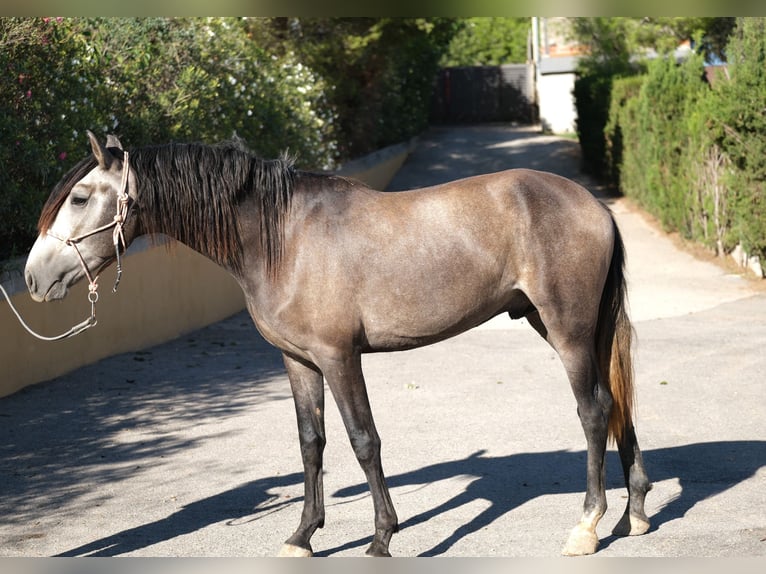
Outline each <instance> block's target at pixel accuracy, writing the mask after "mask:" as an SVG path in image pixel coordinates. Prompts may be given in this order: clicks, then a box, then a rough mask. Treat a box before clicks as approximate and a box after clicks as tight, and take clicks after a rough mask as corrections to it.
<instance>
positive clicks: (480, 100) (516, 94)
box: [430, 64, 537, 124]
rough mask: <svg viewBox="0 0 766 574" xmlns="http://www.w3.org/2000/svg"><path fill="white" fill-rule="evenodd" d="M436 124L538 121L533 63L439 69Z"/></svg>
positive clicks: (433, 118) (434, 112)
mask: <svg viewBox="0 0 766 574" xmlns="http://www.w3.org/2000/svg"><path fill="white" fill-rule="evenodd" d="M430 119H431V122H433V123H482V122H519V123H524V124H531V123H534V122H535V121H536V120H537V108H536V105H535V97H534V69H533V66H532V65H531V64H506V65H503V66H466V67H456V68H444V69H442V70H440V72H439V74H438V76H437V78H436V83H435V86H434V92H433V96H432V99H431V118H430Z"/></svg>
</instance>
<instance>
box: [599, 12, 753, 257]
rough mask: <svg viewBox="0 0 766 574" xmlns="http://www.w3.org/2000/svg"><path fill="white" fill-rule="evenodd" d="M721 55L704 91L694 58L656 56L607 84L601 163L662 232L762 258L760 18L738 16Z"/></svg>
mask: <svg viewBox="0 0 766 574" xmlns="http://www.w3.org/2000/svg"><path fill="white" fill-rule="evenodd" d="M727 55H728V58H729V66H728V72H727V73H722V74H719V76H718V79H717V81H715V82H714V83H713V86H712V87H711V86H709V85H708V84H707V83H706V82H705V81H704V80H703V62H702V58H701V57H699V56H694V57H691V58H689V59H687V60H686V61H685V62H684V63H683V64H681V65H678V64H676V62H675V61H674V60H672V59H670V58H665V59H658V60H656V61H654V62H652V63H651V64H650V66H649V70H648V73H647V74H646V75H645V76H642V77H640V78H638V79H630V80H616V81H615V83H614V87H613V89H612V92H611V103H610V112H609V121H608V123H607V125H606V130H605V136H606V141H607V146H606V147H607V150H608V153H607V155H606V160H605V163H606V164H607V165H608V166H609V167H608V171H609V173H611V174H614V175H616V177H618V178H619V186H620V189H621V190H622V191H623V193H625V194H626V195H629V196H632V197H634V198H635V199H637V200H638V201H639V202H640V203H641V204H642V205H643V206H644V207H645V208H646V209H647V210H649V211H650V212H652V213H653V214H655V215H656V216H657V217H658V218H659V219H660V221H661V222H662V223H663V225H664V226H665V227H666V228H667V229H669V230H676V231H678V232H680V233H681V234H682V235H683V236H684V237H687V238H691V239H694V240H696V241H699V242H701V243H704V244H705V245H708V246H709V247H711V248H713V249H715V250H716V251H717V253H718V254H719V255H723V254H724V253H727V252H729V251H731V250H732V249H734V247H735V246H737V245H738V244H741V245H742V246H743V247H744V248H745V250H746V251H747V252H749V253H750V254H751V255H760V256H761V257H764V256H765V255H766V114H764V109H766V19H763V18H739V19H738V26H737V29H736V32H735V34H734V35H733V36H732V38H731V40H730V43H729V45H728V48H727ZM727 75H728V76H730V78H729V79H727Z"/></svg>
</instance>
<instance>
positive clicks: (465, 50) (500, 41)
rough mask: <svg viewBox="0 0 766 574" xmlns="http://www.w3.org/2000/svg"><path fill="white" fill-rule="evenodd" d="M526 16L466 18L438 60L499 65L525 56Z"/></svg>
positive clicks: (516, 60) (523, 58)
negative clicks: (445, 51)
mask: <svg viewBox="0 0 766 574" xmlns="http://www.w3.org/2000/svg"><path fill="white" fill-rule="evenodd" d="M530 26H531V23H530V19H529V18H499V17H496V18H489V17H477V18H466V19H464V20H462V21H461V22H460V29H459V31H458V32H457V33H456V34H455V36H454V37H453V38H452V41H451V42H450V44H449V48H448V50H447V53H446V54H445V55H444V56H443V58H442V60H441V65H442V66H443V67H449V66H498V65H501V64H510V63H523V62H526V61H527V59H528V56H527V45H528V42H529V34H530Z"/></svg>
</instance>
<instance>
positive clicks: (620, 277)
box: [596, 219, 635, 443]
mask: <svg viewBox="0 0 766 574" xmlns="http://www.w3.org/2000/svg"><path fill="white" fill-rule="evenodd" d="M612 224H613V226H614V249H613V252H612V261H611V263H610V265H609V273H608V275H607V277H606V283H605V285H604V291H603V293H602V294H601V306H600V309H599V317H598V326H597V328H596V353H597V357H598V368H599V371H600V374H601V380H602V381H606V382H608V384H609V390H610V391H611V393H612V399H613V404H612V412H611V414H610V416H609V425H608V428H609V437H610V438H612V439H614V440H615V441H617V443H619V442H620V441H621V440H622V437H623V433H624V432H625V430H626V429H630V428H631V426H632V424H633V414H632V413H633V402H634V396H635V391H634V388H633V360H632V357H631V345H632V342H633V326H632V325H631V323H630V318H629V317H628V312H627V308H626V307H627V301H628V300H627V295H628V293H627V284H626V282H625V270H624V267H625V248H624V246H623V243H622V237H621V235H620V231H619V229H618V228H617V224H616V223H614V219H612Z"/></svg>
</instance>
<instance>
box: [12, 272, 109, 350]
mask: <svg viewBox="0 0 766 574" xmlns="http://www.w3.org/2000/svg"><path fill="white" fill-rule="evenodd" d="M0 291H2V292H3V295H5V299H6V300H7V301H8V306H9V307H10V308H11V311H13V314H14V315H16V318H17V319H18V320H19V323H21V326H22V327H24V328H25V329H26V330H27V332H28V333H29V334H30V335H32V336H34V337H37V338H38V339H40V340H41V341H60V340H62V339H68V338H69V337H74V336H75V335H79V334H80V333H82V332H83V331H85V330H87V329H90V328H91V327H95V326H96V324H97V323H98V321H97V320H96V301H98V292H96V291H90V292H88V301H90V317H88V318H87V319H85V321H83V322H82V323H78V324H77V325H75V326H74V327H72V328H71V329H69V330H68V331H67V332H65V333H61V335H57V336H55V337H45V336H44V335H40V334H39V333H35V332H34V331H33V330H32V328H31V327H30V326H29V325H27V324H26V323H25V322H24V319H22V318H21V315H19V312H18V311H17V310H16V307H14V306H13V303H12V302H11V296H10V295H8V292H7V291H6V290H5V287H3V286H2V285H0Z"/></svg>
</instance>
